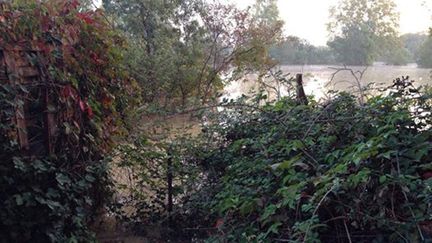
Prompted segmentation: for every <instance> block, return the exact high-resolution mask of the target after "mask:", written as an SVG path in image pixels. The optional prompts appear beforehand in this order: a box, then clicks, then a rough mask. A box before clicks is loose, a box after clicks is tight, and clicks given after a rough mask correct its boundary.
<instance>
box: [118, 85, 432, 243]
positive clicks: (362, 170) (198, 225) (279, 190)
mask: <svg viewBox="0 0 432 243" xmlns="http://www.w3.org/2000/svg"><path fill="white" fill-rule="evenodd" d="M263 98H265V96H257V97H255V98H254V99H247V98H246V97H243V98H242V99H240V100H239V101H226V103H224V104H221V105H222V106H223V107H224V111H222V112H218V113H217V114H216V115H215V116H212V115H211V113H210V114H207V116H206V125H205V128H204V129H203V133H202V134H201V135H200V136H199V137H197V138H193V139H192V140H189V142H185V141H186V140H181V141H182V142H183V144H182V145H181V146H179V150H178V151H180V152H178V153H175V154H176V155H175V156H176V158H177V159H176V161H177V162H176V163H177V165H176V167H174V171H175V172H174V178H176V179H175V180H177V181H178V183H175V185H176V186H177V190H176V191H177V192H181V193H178V194H176V195H175V199H174V202H175V205H174V212H175V213H174V216H173V217H172V220H174V222H176V223H173V224H172V225H173V226H172V227H173V228H174V229H176V231H175V234H174V237H175V239H179V237H180V235H181V234H183V235H181V236H185V235H186V236H188V237H198V236H201V237H202V236H203V235H207V236H205V237H207V238H208V241H210V242H212V241H215V242H276V241H287V242H335V241H343V242H348V241H352V242H403V241H421V240H425V239H429V238H430V237H431V233H432V232H431V225H432V221H431V208H430V203H431V196H430V195H431V183H432V179H431V177H432V168H431V165H430V159H431V156H432V146H431V143H430V141H431V139H432V130H431V128H430V123H431V118H432V117H431V113H430V111H431V108H432V107H431V105H432V103H431V96H430V90H429V89H423V90H422V91H421V92H420V91H419V90H418V89H416V88H414V86H413V85H412V83H411V82H410V81H408V79H406V78H404V79H397V80H395V82H394V86H393V87H391V88H388V89H386V90H385V91H382V92H380V94H378V95H370V96H369V97H368V99H367V102H365V103H364V104H363V105H359V103H358V101H357V99H356V97H354V96H352V95H350V94H348V93H333V95H332V98H331V99H330V100H329V101H327V102H325V103H316V102H313V101H312V102H310V104H308V105H301V104H299V103H298V102H297V100H296V99H295V98H291V97H287V98H283V99H281V100H280V101H277V102H276V103H267V104H264V105H262V103H263ZM246 100H247V101H246ZM179 141H180V140H177V141H176V143H179ZM148 146H149V144H148V143H146V146H140V145H139V144H136V145H135V146H134V147H129V148H130V149H131V150H129V151H124V152H126V153H125V154H128V157H127V158H125V161H127V163H128V165H129V166H134V164H135V166H136V165H140V166H142V165H144V164H146V162H145V161H146V158H149V155H151V154H149V153H150V152H146V151H147V150H148V149H149V148H148ZM164 146H165V148H166V147H167V146H168V145H164ZM172 148H173V147H172ZM160 151H161V154H159V153H158V156H157V157H158V158H160V159H162V160H161V161H160V162H159V164H160V165H161V167H160V170H158V171H159V172H161V171H164V172H162V175H163V176H162V177H161V178H165V177H164V175H165V173H166V164H165V163H166V162H163V158H164V156H166V154H165V153H164V152H163V151H167V150H164V149H163V148H162V150H160ZM185 151H187V152H185ZM170 153H171V154H173V153H174V152H173V151H172V150H171V152H170ZM150 157H152V156H150ZM149 161H150V160H149ZM164 165H165V167H164ZM185 168H187V169H185ZM142 171H143V172H144V173H143V174H137V176H138V177H139V178H142V180H141V181H142V182H144V184H146V183H145V180H146V179H148V178H149V177H151V176H156V177H157V175H156V174H154V173H155V172H145V170H142ZM185 173H186V174H185ZM188 179H190V180H188ZM152 181H153V180H152ZM163 181H164V179H163V180H162V183H161V184H159V187H158V185H155V184H151V188H154V187H156V188H160V189H161V190H160V191H157V190H155V192H156V193H155V194H153V193H151V195H161V197H163V198H164V197H165V195H166V189H165V188H166V187H165V183H164V182H163ZM144 184H142V185H141V186H143V185H144ZM161 185H162V186H161ZM147 188H148V184H147ZM134 189H136V188H134ZM162 200H164V199H162ZM138 201H139V200H138ZM141 202H142V201H141ZM152 204H153V203H152V202H151V201H146V202H145V203H142V204H141V205H146V206H145V207H146V208H148V207H151V205H152ZM153 205H155V204H153ZM160 209H161V210H162V211H158V215H160V212H164V203H162V207H160ZM165 215H166V211H165ZM153 216H154V215H153ZM141 217H142V218H141V219H140V221H141V222H142V220H143V218H145V219H151V217H152V211H147V213H145V214H142V215H141ZM153 219H155V218H153ZM165 220H166V218H162V221H161V218H159V219H155V222H159V223H160V222H166V221H165ZM146 222H147V223H149V222H151V220H150V221H146ZM185 228H187V229H185ZM191 229H192V230H191Z"/></svg>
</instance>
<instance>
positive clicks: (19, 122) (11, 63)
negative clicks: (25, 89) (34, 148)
mask: <svg viewBox="0 0 432 243" xmlns="http://www.w3.org/2000/svg"><path fill="white" fill-rule="evenodd" d="M3 56H4V62H5V64H6V71H7V74H8V78H9V81H10V82H11V83H12V84H15V85H19V84H20V83H21V82H20V80H21V79H20V75H19V74H18V71H17V66H16V60H15V56H16V53H14V52H10V51H3ZM15 104H16V107H15V123H16V126H17V131H18V140H19V143H20V146H21V149H25V150H28V149H29V141H28V136H27V125H26V119H25V112H24V99H23V97H22V96H21V95H19V94H17V95H16V97H15Z"/></svg>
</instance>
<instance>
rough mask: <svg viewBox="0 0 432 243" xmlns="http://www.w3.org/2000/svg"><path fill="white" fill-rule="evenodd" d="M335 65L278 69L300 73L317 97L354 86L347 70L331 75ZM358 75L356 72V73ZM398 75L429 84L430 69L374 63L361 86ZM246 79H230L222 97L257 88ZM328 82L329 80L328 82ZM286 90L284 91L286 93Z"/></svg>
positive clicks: (388, 81) (387, 81)
mask: <svg viewBox="0 0 432 243" xmlns="http://www.w3.org/2000/svg"><path fill="white" fill-rule="evenodd" d="M334 68H342V67H337V66H319V65H311V66H281V67H280V69H281V70H282V71H283V72H284V73H290V74H291V75H292V76H295V74H297V73H303V75H304V83H305V91H306V93H307V94H308V95H314V96H315V97H316V98H317V99H320V98H322V97H323V96H324V94H325V93H327V91H328V90H346V91H348V90H351V89H352V88H353V85H354V82H355V78H354V77H353V76H352V74H351V72H350V71H342V72H339V73H338V74H337V75H336V76H334V78H333V80H332V76H333V74H334V73H335V71H336V70H335V69H334ZM348 68H350V69H352V70H353V71H354V72H359V71H363V70H364V69H365V67H352V66H350V67H348ZM357 74H358V73H357ZM401 76H409V77H410V79H412V80H415V84H416V86H420V85H427V84H429V85H431V84H432V82H431V78H430V77H431V69H423V68H418V67H417V65H416V64H411V65H407V66H388V65H379V64H377V65H374V66H371V67H368V68H367V69H366V71H365V73H364V76H363V78H362V82H361V84H362V86H365V85H367V84H371V83H374V84H376V85H381V86H389V85H390V84H392V81H393V80H394V79H396V78H398V77H401ZM247 80H248V82H244V81H237V82H233V83H231V84H230V85H228V86H227V87H226V88H225V94H224V96H223V98H230V99H233V98H236V97H239V96H241V94H247V93H249V92H250V91H251V90H253V89H257V84H256V82H254V80H256V76H254V75H249V76H248V77H247ZM330 81H332V82H331V83H330ZM285 93H286V92H285Z"/></svg>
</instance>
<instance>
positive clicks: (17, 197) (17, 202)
mask: <svg viewBox="0 0 432 243" xmlns="http://www.w3.org/2000/svg"><path fill="white" fill-rule="evenodd" d="M15 202H16V204H17V205H18V206H21V205H23V204H24V202H23V198H22V197H21V195H16V196H15Z"/></svg>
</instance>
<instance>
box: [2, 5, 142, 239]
mask: <svg viewBox="0 0 432 243" xmlns="http://www.w3.org/2000/svg"><path fill="white" fill-rule="evenodd" d="M121 45H122V39H121V38H119V36H117V35H116V34H115V32H114V31H112V30H111V28H110V25H109V24H108V23H107V22H106V20H105V18H104V17H103V14H102V13H101V12H100V11H89V12H80V11H79V2H78V1H76V0H74V1H57V0H49V1H16V2H13V4H11V5H9V4H5V3H2V4H0V50H1V51H3V50H4V51H9V52H11V53H19V52H18V51H17V50H21V51H22V52H20V53H19V55H21V57H19V58H21V60H24V61H23V62H26V63H27V62H28V63H31V66H32V68H33V69H35V70H38V73H39V78H40V79H38V78H33V79H29V80H27V81H26V83H19V82H16V79H17V78H18V77H16V76H14V75H13V74H11V73H12V71H16V70H12V71H11V70H8V71H7V73H8V75H9V80H2V81H1V83H0V241H2V242H29V241H32V242H49V241H52V242H69V241H70V242H86V241H90V240H93V239H94V236H93V234H92V233H91V232H90V230H89V227H88V224H89V222H90V221H91V218H92V216H94V215H95V213H96V211H97V209H98V208H99V207H100V206H101V205H102V204H103V203H104V199H105V198H106V197H108V196H109V193H108V192H109V188H108V186H109V181H108V176H107V169H106V167H107V166H106V159H105V155H106V153H107V152H108V151H109V150H110V147H111V146H112V144H113V142H112V139H111V137H112V135H113V134H118V133H117V132H118V131H119V129H118V128H119V125H121V124H123V120H124V118H126V117H127V113H126V112H125V108H126V106H128V105H133V102H134V101H133V100H132V99H131V98H130V97H132V95H131V92H130V91H131V82H129V80H128V78H127V74H126V73H125V72H124V71H123V69H122V67H121V66H120V65H119V63H120V62H121V52H120V47H121ZM14 51H15V52H14ZM6 68H9V67H6ZM2 71H3V70H2ZM21 108H22V109H21ZM129 110H130V108H129ZM21 113H25V114H24V115H25V118H26V119H27V124H26V126H27V132H26V136H27V137H28V140H29V146H27V147H26V146H23V144H22V141H20V138H19V136H20V135H19V130H20V129H22V126H21V127H19V126H18V125H17V122H16V119H17V117H20V116H22V115H23V114H21ZM47 114H53V115H52V116H51V117H50V116H48V115H47ZM50 119H51V120H50ZM21 125H22V124H21ZM21 134H22V133H21ZM47 144H49V145H47Z"/></svg>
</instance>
